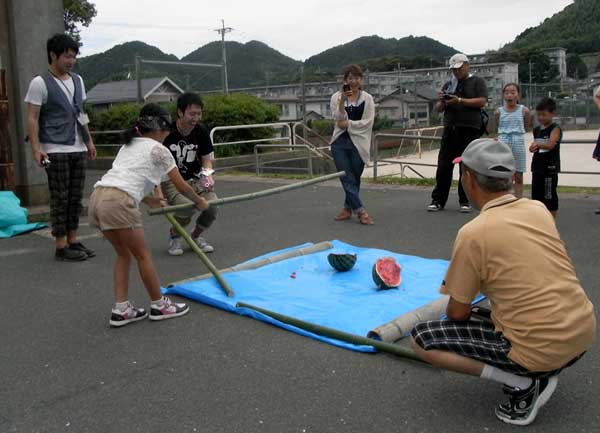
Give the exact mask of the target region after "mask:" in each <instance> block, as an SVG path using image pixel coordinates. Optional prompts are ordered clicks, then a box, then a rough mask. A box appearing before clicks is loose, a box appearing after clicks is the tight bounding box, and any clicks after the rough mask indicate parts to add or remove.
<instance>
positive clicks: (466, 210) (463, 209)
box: [459, 204, 471, 213]
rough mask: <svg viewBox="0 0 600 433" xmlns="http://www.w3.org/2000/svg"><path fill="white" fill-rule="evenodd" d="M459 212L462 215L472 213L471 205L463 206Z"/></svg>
mask: <svg viewBox="0 0 600 433" xmlns="http://www.w3.org/2000/svg"><path fill="white" fill-rule="evenodd" d="M459 212H460V213H471V205H470V204H461V205H460V210H459Z"/></svg>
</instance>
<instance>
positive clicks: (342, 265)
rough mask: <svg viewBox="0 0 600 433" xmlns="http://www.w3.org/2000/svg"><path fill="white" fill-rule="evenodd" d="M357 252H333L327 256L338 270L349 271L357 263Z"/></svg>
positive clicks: (332, 265)
mask: <svg viewBox="0 0 600 433" xmlns="http://www.w3.org/2000/svg"><path fill="white" fill-rule="evenodd" d="M356 260H357V256H356V254H347V253H342V254H339V253H331V254H329V255H328V256H327V261H328V262H329V264H330V265H331V267H332V268H333V269H335V270H336V271H338V272H348V271H349V270H350V269H352V268H353V267H354V265H355V264H356Z"/></svg>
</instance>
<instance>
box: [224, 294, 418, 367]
mask: <svg viewBox="0 0 600 433" xmlns="http://www.w3.org/2000/svg"><path fill="white" fill-rule="evenodd" d="M236 307H238V308H240V307H241V308H249V309H251V310H255V311H258V312H259V313H262V314H265V315H267V316H269V317H272V318H273V319H275V320H279V321H280V322H283V323H287V324H289V325H292V326H296V327H297V328H301V329H304V330H306V331H309V332H312V333H314V334H318V335H322V336H324V337H329V338H335V339H336V340H341V341H346V342H348V343H352V344H359V345H365V346H373V347H374V348H376V349H378V350H380V351H382V352H387V353H392V354H394V355H397V356H400V357H402V358H408V359H412V360H415V361H421V358H419V357H418V356H417V354H416V353H415V352H414V351H413V350H412V349H409V348H407V347H402V346H399V345H397V344H390V343H385V342H383V341H378V340H374V339H372V338H366V337H361V336H360V335H355V334H350V333H348V332H343V331H338V330H337V329H333V328H328V327H326V326H321V325H317V324H314V323H310V322H305V321H304V320H300V319H295V318H293V317H289V316H285V315H283V314H279V313H275V312H274V311H269V310H265V309H263V308H260V307H255V306H254V305H250V304H246V303H245V302H238V303H237V304H236Z"/></svg>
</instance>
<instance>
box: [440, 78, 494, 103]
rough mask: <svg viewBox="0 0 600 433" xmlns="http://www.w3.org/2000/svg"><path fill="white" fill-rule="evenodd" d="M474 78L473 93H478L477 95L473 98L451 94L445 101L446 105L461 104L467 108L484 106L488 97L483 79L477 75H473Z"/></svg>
mask: <svg viewBox="0 0 600 433" xmlns="http://www.w3.org/2000/svg"><path fill="white" fill-rule="evenodd" d="M475 79H476V80H477V81H476V83H475V94H476V95H479V96H477V97H475V98H463V97H460V96H453V97H452V98H450V99H448V100H447V101H446V104H448V105H453V104H458V105H462V106H464V107H469V108H483V107H485V106H486V105H487V98H488V92H487V86H486V84H485V81H484V80H483V79H481V78H479V77H475Z"/></svg>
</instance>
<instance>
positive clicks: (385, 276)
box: [372, 257, 402, 290]
mask: <svg viewBox="0 0 600 433" xmlns="http://www.w3.org/2000/svg"><path fill="white" fill-rule="evenodd" d="M401 271H402V268H401V267H400V265H399V264H398V263H397V262H396V260H394V259H393V258H392V257H382V258H380V259H378V260H377V261H376V262H375V264H374V265H373V273H372V274H373V281H374V282H375V284H376V285H377V287H379V288H380V289H383V290H387V289H393V288H395V287H398V286H399V285H400V283H402V278H401V277H400V272H401Z"/></svg>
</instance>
